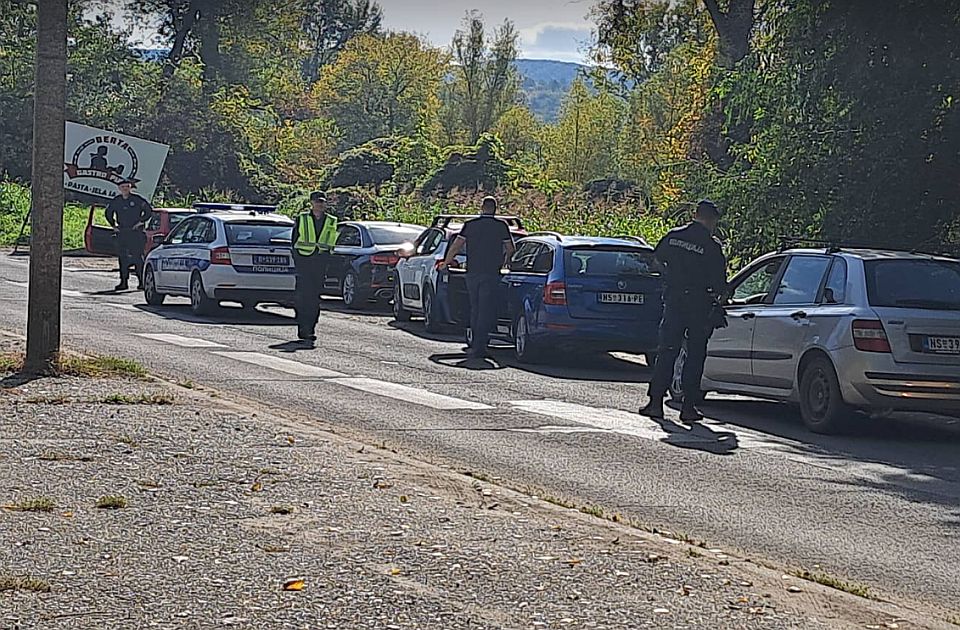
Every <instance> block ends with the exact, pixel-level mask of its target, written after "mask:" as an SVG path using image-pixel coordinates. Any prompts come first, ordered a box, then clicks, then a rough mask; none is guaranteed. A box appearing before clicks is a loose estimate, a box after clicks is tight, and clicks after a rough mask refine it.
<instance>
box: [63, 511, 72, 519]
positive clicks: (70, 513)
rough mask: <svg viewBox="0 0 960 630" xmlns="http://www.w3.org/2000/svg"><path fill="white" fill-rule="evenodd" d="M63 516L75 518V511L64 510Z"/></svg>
mask: <svg viewBox="0 0 960 630" xmlns="http://www.w3.org/2000/svg"><path fill="white" fill-rule="evenodd" d="M63 518H73V512H64V513H63Z"/></svg>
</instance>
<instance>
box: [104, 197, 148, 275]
mask: <svg viewBox="0 0 960 630" xmlns="http://www.w3.org/2000/svg"><path fill="white" fill-rule="evenodd" d="M117 188H118V189H119V190H120V194H119V195H117V196H116V197H114V198H113V199H111V200H110V203H108V204H107V209H106V211H105V215H106V219H107V223H109V224H110V227H112V228H113V229H114V231H115V232H116V237H117V259H118V261H119V263H120V284H118V285H117V286H116V287H115V288H114V290H115V291H126V290H127V288H128V286H127V281H128V280H129V278H130V265H133V266H134V269H135V270H136V274H137V287H138V288H139V286H140V285H141V284H142V283H143V249H144V246H146V244H147V237H146V235H145V234H144V233H143V227H144V225H145V224H146V222H147V220H149V219H150V215H151V213H153V206H151V205H150V202H149V201H147V200H146V199H144V198H143V197H141V196H140V195H135V194H133V192H132V191H133V181H131V180H129V179H125V180H123V181H122V182H120V183H119V184H118V185H117Z"/></svg>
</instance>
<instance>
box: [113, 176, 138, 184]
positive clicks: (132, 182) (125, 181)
mask: <svg viewBox="0 0 960 630" xmlns="http://www.w3.org/2000/svg"><path fill="white" fill-rule="evenodd" d="M124 184H130V185H131V186H136V185H137V182H135V181H133V180H132V179H130V178H129V177H128V178H126V179H121V180H120V181H119V182H117V186H123V185H124Z"/></svg>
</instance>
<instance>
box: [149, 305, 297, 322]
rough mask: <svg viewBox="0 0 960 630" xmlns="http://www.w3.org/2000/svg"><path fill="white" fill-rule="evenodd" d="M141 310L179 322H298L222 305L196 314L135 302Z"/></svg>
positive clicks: (175, 308)
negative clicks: (203, 313) (207, 311)
mask: <svg viewBox="0 0 960 630" xmlns="http://www.w3.org/2000/svg"><path fill="white" fill-rule="evenodd" d="M134 306H135V307H136V308H138V309H140V310H141V311H144V312H146V313H150V314H152V315H157V316H159V317H163V318H164V319H172V320H176V321H179V322H187V323H190V324H200V325H223V324H247V325H253V326H295V325H296V323H295V322H294V321H293V318H292V317H286V316H284V315H280V314H278V313H274V312H269V311H262V310H247V309H242V308H230V307H221V308H218V309H216V310H214V311H213V312H212V313H211V314H210V315H203V316H201V315H194V314H193V313H191V312H190V307H189V306H186V305H184V306H178V305H170V306H150V305H148V304H134Z"/></svg>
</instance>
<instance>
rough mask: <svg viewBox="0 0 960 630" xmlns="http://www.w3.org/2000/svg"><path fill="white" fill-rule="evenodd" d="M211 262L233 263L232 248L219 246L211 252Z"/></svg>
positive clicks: (220, 263) (216, 263) (212, 263)
mask: <svg viewBox="0 0 960 630" xmlns="http://www.w3.org/2000/svg"><path fill="white" fill-rule="evenodd" d="M210 264H211V265H229V264H232V263H231V261H230V248H229V247H217V248H216V249H214V250H212V251H211V252H210Z"/></svg>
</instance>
